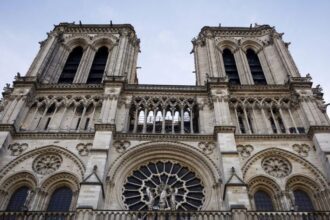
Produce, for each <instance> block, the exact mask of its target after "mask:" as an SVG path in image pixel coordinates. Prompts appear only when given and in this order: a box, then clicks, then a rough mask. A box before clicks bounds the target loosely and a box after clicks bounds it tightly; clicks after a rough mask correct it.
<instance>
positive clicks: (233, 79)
mask: <svg viewBox="0 0 330 220" xmlns="http://www.w3.org/2000/svg"><path fill="white" fill-rule="evenodd" d="M222 58H223V63H224V66H225V71H226V74H227V76H228V80H229V83H230V84H233V85H240V84H241V82H240V80H239V76H238V71H237V67H236V62H235V58H234V55H233V54H232V53H231V51H230V50H229V49H225V50H224V51H223V53H222Z"/></svg>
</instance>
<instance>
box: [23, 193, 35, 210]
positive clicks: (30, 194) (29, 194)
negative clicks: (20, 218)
mask: <svg viewBox="0 0 330 220" xmlns="http://www.w3.org/2000/svg"><path fill="white" fill-rule="evenodd" d="M33 195H34V192H33V191H32V190H29V191H28V193H27V196H26V199H25V202H24V205H23V210H24V211H28V210H29V205H30V202H31V200H32V197H33Z"/></svg>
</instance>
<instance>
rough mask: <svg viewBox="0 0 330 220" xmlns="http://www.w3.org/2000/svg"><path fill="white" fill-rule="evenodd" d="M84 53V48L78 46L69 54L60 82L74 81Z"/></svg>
mask: <svg viewBox="0 0 330 220" xmlns="http://www.w3.org/2000/svg"><path fill="white" fill-rule="evenodd" d="M82 55H83V48H82V47H76V48H74V49H73V50H72V51H71V53H70V54H69V57H68V59H67V60H66V63H65V65H64V68H63V71H62V74H61V76H60V78H59V80H58V83H68V84H70V83H72V82H73V80H74V77H75V75H76V72H77V70H78V66H79V63H80V60H81V57H82Z"/></svg>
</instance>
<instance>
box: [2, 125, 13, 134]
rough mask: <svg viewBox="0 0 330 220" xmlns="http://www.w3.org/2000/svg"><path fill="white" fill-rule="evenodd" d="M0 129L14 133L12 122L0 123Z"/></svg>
mask: <svg viewBox="0 0 330 220" xmlns="http://www.w3.org/2000/svg"><path fill="white" fill-rule="evenodd" d="M0 131H8V132H10V133H12V134H13V133H15V127H14V125H13V124H0Z"/></svg>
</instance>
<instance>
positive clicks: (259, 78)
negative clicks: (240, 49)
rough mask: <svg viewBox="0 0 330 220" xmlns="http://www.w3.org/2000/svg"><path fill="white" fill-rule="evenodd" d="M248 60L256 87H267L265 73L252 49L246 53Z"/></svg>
mask: <svg viewBox="0 0 330 220" xmlns="http://www.w3.org/2000/svg"><path fill="white" fill-rule="evenodd" d="M246 58H247V60H248V63H249V67H250V71H251V74H252V78H253V82H254V84H255V85H266V84H267V81H266V78H265V74H264V71H263V70H262V67H261V64H260V61H259V58H258V55H257V54H256V53H255V52H254V51H253V50H251V49H248V50H247V51H246Z"/></svg>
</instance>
